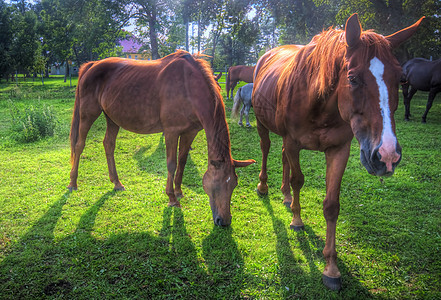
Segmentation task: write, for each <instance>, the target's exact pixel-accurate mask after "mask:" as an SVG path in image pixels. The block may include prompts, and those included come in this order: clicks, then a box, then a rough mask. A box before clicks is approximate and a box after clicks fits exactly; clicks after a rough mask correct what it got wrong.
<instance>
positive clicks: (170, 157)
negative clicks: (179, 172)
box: [164, 132, 181, 207]
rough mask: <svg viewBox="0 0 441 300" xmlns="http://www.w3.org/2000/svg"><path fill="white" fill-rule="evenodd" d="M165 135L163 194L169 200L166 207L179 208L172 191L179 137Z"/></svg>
mask: <svg viewBox="0 0 441 300" xmlns="http://www.w3.org/2000/svg"><path fill="white" fill-rule="evenodd" d="M164 133H165V148H166V152H167V170H168V174H167V186H166V188H165V192H166V193H167V196H168V198H169V202H168V206H177V207H180V206H181V204H180V203H179V200H178V199H177V198H176V195H175V191H174V189H173V180H174V177H175V171H176V161H177V158H176V156H177V152H178V139H179V136H178V135H177V134H169V133H167V132H164Z"/></svg>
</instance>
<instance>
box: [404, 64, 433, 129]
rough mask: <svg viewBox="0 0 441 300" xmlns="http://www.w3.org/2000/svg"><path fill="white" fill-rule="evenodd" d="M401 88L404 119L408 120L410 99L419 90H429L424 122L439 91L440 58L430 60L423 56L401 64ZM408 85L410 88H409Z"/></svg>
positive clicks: (423, 117)
mask: <svg viewBox="0 0 441 300" xmlns="http://www.w3.org/2000/svg"><path fill="white" fill-rule="evenodd" d="M401 80H402V84H401V85H402V88H403V96H404V108H405V113H404V119H405V120H406V121H409V117H410V100H412V97H413V95H415V93H416V92H417V91H418V90H420V91H426V92H429V97H428V98H427V105H426V111H425V112H424V114H423V116H422V120H421V121H422V122H423V123H426V118H427V114H428V113H429V110H430V108H431V107H432V104H433V100H434V99H435V96H436V94H438V93H439V92H441V59H438V60H435V61H430V60H427V59H424V58H419V57H418V58H413V59H411V60H409V61H408V62H406V63H405V64H404V65H403V75H402V78H401ZM409 87H410V90H409Z"/></svg>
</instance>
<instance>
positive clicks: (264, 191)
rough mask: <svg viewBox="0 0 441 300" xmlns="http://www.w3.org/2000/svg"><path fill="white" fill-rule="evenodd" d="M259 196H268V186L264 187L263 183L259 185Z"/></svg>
mask: <svg viewBox="0 0 441 300" xmlns="http://www.w3.org/2000/svg"><path fill="white" fill-rule="evenodd" d="M257 195H259V196H266V195H268V185H262V184H261V183H259V184H258V185H257Z"/></svg>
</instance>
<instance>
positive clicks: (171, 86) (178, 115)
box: [68, 51, 254, 226]
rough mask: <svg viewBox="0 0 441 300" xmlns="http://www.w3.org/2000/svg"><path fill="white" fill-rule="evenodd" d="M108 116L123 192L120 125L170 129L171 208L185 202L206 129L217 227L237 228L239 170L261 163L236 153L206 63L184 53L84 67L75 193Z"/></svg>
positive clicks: (110, 161) (108, 139)
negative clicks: (88, 149) (98, 123)
mask: <svg viewBox="0 0 441 300" xmlns="http://www.w3.org/2000/svg"><path fill="white" fill-rule="evenodd" d="M101 113H104V115H105V117H106V121H107V131H106V135H105V137H104V149H105V152H106V157H107V165H108V169H109V178H110V181H111V182H113V183H114V189H115V190H124V189H125V188H124V186H123V185H122V184H121V182H120V180H119V178H118V174H117V171H116V166H115V158H114V151H115V141H116V136H117V134H118V131H119V129H120V127H122V128H124V129H126V130H129V131H132V132H135V133H139V134H148V133H157V132H164V138H165V145H166V152H167V170H168V176H167V185H166V193H167V195H168V197H169V206H178V207H179V206H180V202H179V200H178V198H179V197H182V190H181V183H182V176H183V172H184V167H185V164H186V162H187V155H188V152H189V149H190V145H191V143H192V141H193V139H194V138H195V137H196V135H197V133H198V132H199V131H200V130H202V129H205V135H206V138H207V148H208V167H207V171H206V172H205V175H204V177H203V180H202V183H203V186H204V190H205V192H206V193H207V195H208V197H209V200H210V206H211V210H212V213H213V221H214V223H215V224H216V225H218V226H228V225H230V223H231V213H230V202H231V195H232V193H233V190H234V188H235V187H236V186H237V175H236V172H235V168H236V167H245V166H247V165H249V164H251V163H253V162H254V161H253V160H247V161H236V160H234V159H233V158H232V156H231V144H230V136H229V131H228V125H227V122H226V119H225V106H224V103H223V99H222V95H221V93H220V88H219V87H218V85H217V84H216V82H215V80H214V78H213V74H212V71H211V69H210V67H209V65H208V63H207V62H206V61H205V60H203V59H199V58H196V57H193V56H192V55H190V54H189V53H188V52H185V51H177V52H175V53H173V54H170V55H168V56H166V57H164V58H161V59H158V60H154V61H137V60H130V59H128V60H126V59H121V58H107V59H103V60H100V61H95V62H89V63H87V64H85V65H83V66H82V67H81V69H80V74H79V79H78V85H77V90H76V96H75V106H74V112H73V116H72V125H71V131H70V141H71V162H72V170H71V172H70V184H69V186H68V188H69V190H71V191H72V190H76V189H77V188H78V186H77V178H78V166H79V161H80V156H81V153H82V151H83V149H84V146H85V142H86V137H87V133H88V131H89V129H90V127H91V126H92V124H93V123H94V122H95V120H96V119H97V118H98V117H99V116H100V115H101ZM178 144H179V157H178V158H177V155H178V151H177V148H178ZM173 183H174V184H173Z"/></svg>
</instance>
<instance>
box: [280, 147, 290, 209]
mask: <svg viewBox="0 0 441 300" xmlns="http://www.w3.org/2000/svg"><path fill="white" fill-rule="evenodd" d="M282 168H283V178H282V186H281V188H280V190H281V191H282V194H283V204H284V205H285V206H286V207H291V202H292V196H291V187H290V180H289V174H290V167H289V163H288V158H287V157H286V153H285V147H282Z"/></svg>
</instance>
